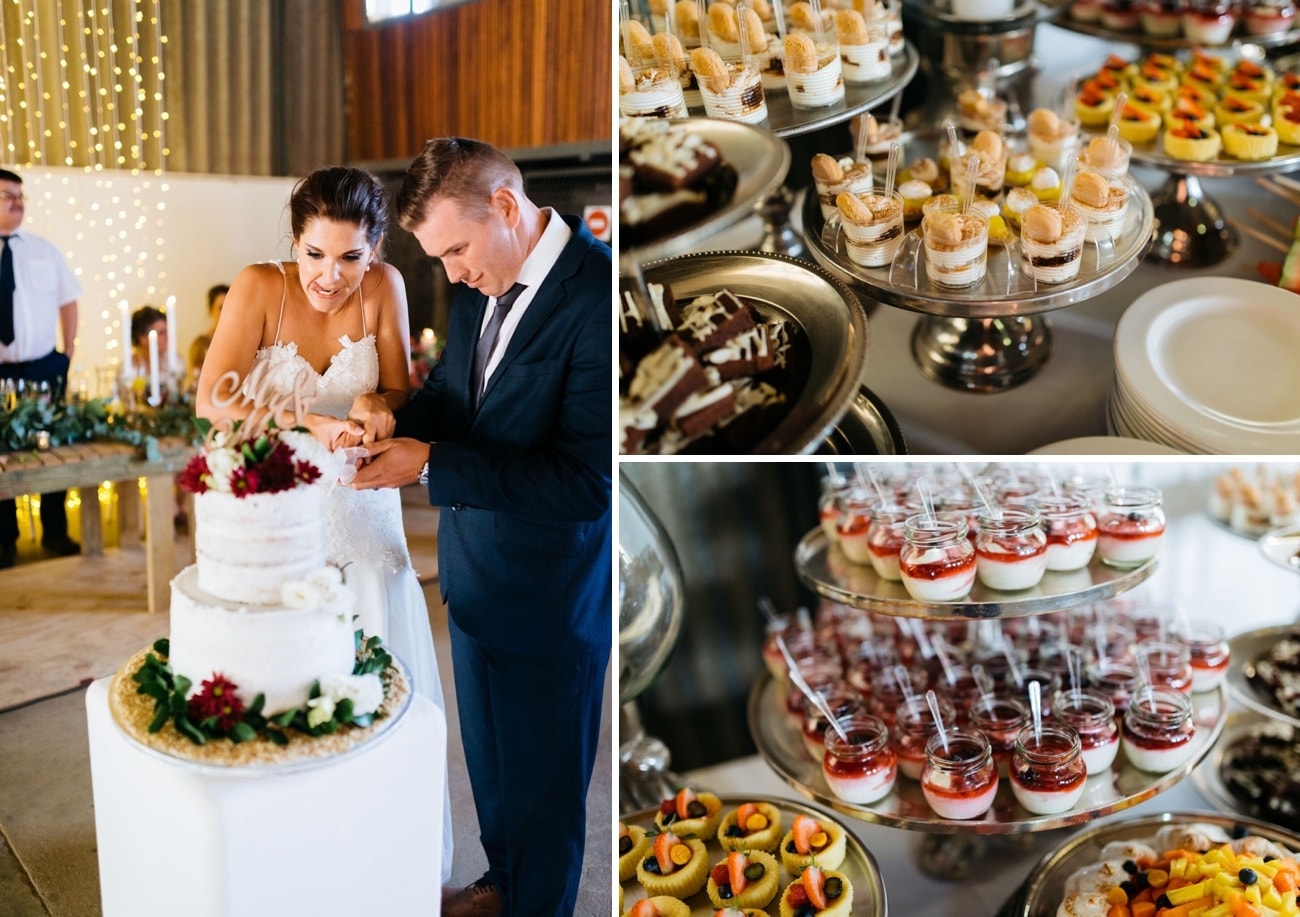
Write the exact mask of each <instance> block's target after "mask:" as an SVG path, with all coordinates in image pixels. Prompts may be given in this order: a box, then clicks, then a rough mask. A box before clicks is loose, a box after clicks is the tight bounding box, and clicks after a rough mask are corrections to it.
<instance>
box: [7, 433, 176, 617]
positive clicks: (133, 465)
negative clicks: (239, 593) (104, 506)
mask: <svg viewBox="0 0 1300 917" xmlns="http://www.w3.org/2000/svg"><path fill="white" fill-rule="evenodd" d="M158 446H159V451H160V452H161V453H162V459H161V461H157V462H151V461H148V460H147V459H144V458H141V456H140V453H139V450H138V449H137V448H136V447H134V446H129V445H127V444H125V443H114V442H89V443H77V444H76V445H71V446H58V447H55V448H53V449H49V450H47V451H44V452H37V451H27V452H10V453H5V454H0V499H14V498H17V497H20V496H22V495H23V494H35V493H49V492H51V491H57V490H66V489H68V488H69V487H79V488H81V489H82V500H81V553H82V554H102V553H104V529H103V523H102V521H101V519H100V515H99V500H98V499H97V498H96V497H94V496H93V494H95V493H96V492H97V491H98V488H99V485H100V484H101V483H102V482H104V481H120V482H129V484H130V486H128V487H122V488H120V489H119V491H118V513H119V517H120V519H121V541H120V543H121V544H122V545H123V546H125V545H127V544H130V543H131V542H132V541H133V540H135V539H138V537H139V523H138V519H139V509H138V508H139V494H140V491H139V489H138V488H137V487H136V486H135V481H136V479H137V478H145V479H146V480H147V481H148V487H149V499H148V501H147V504H148V506H147V508H146V513H145V517H144V519H145V552H146V553H145V559H146V563H145V570H146V574H145V575H146V579H147V580H148V600H149V611H150V612H154V611H157V610H158V609H159V608H164V607H166V602H167V599H168V584H169V583H170V582H171V578H172V577H173V576H175V575H176V542H175V539H174V538H173V536H172V523H173V519H174V516H175V510H176V501H175V496H174V494H173V490H172V475H174V474H176V473H177V472H178V471H180V470H181V469H182V468H183V467H184V466H185V463H186V462H187V461H189V459H190V456H192V455H194V453H195V452H196V451H197V450H196V449H195V447H194V446H192V445H190V444H189V443H188V442H186V441H185V440H182V439H162V440H159V441H158ZM87 494H90V495H92V496H87Z"/></svg>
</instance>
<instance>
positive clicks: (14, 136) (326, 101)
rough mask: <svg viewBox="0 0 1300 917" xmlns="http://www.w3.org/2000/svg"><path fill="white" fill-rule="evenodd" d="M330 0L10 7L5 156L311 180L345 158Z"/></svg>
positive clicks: (337, 42)
mask: <svg viewBox="0 0 1300 917" xmlns="http://www.w3.org/2000/svg"><path fill="white" fill-rule="evenodd" d="M342 73H343V56H342V39H341V16H340V10H339V5H338V4H337V3H335V2H319V0H0V161H5V162H10V163H15V164H18V165H24V166H29V167H30V166H46V167H53V166H79V167H85V168H92V169H117V170H131V171H136V170H139V171H153V172H155V173H157V172H160V171H162V170H164V169H168V170H176V171H187V172H208V173H216V174H235V175H285V174H300V173H302V172H305V171H308V170H310V169H311V168H314V167H315V166H317V165H321V164H323V163H326V162H338V161H342V160H343V159H344V158H345V157H344V138H345V136H346V125H345V122H344V116H345V112H344V96H343V75H342Z"/></svg>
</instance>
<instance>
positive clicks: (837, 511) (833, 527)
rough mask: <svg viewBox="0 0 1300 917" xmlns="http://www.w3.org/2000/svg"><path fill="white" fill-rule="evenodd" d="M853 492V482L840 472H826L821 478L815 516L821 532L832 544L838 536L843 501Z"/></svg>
mask: <svg viewBox="0 0 1300 917" xmlns="http://www.w3.org/2000/svg"><path fill="white" fill-rule="evenodd" d="M853 493H854V490H853V484H852V483H851V482H850V481H849V479H848V478H846V477H844V475H842V474H828V475H826V476H825V477H823V478H822V493H821V497H820V499H818V501H817V517H818V519H819V520H820V522H821V527H822V532H823V533H824V534H825V535H826V538H827V540H828V541H830V543H831V544H834V543H835V542H837V541H838V540H839V537H840V531H839V526H840V516H841V515H842V514H843V512H844V505H845V502H846V501H847V500H848V498H849V497H851V496H852V495H853Z"/></svg>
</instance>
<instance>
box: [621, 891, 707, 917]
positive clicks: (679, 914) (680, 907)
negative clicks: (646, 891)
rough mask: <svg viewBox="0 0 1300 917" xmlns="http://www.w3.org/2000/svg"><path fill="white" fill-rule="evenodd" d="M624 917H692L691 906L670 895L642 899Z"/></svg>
mask: <svg viewBox="0 0 1300 917" xmlns="http://www.w3.org/2000/svg"><path fill="white" fill-rule="evenodd" d="M623 917H691V906H690V905H689V904H687V903H686V902H685V901H680V900H678V899H677V898H673V897H672V896H670V895H655V896H654V897H652V898H642V899H641V900H640V901H638V902H637V903H636V904H634V905H632V909H631V910H629V911H625V912H624V913H623Z"/></svg>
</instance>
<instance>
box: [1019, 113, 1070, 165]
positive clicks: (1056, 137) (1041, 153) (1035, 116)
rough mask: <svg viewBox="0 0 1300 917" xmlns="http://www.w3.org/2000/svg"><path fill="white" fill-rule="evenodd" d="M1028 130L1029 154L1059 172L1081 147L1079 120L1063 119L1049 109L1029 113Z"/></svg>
mask: <svg viewBox="0 0 1300 917" xmlns="http://www.w3.org/2000/svg"><path fill="white" fill-rule="evenodd" d="M1028 130H1029V134H1028V136H1029V152H1030V153H1032V154H1033V155H1034V158H1035V159H1037V160H1038V161H1039V162H1041V163H1042V164H1043V165H1045V166H1051V167H1052V168H1053V169H1056V171H1058V172H1059V171H1061V170H1062V169H1064V168H1065V160H1066V159H1067V158H1068V157H1069V155H1070V154H1071V153H1073V152H1074V151H1075V149H1076V148H1077V147H1078V145H1079V119H1078V118H1076V117H1071V118H1068V119H1067V118H1062V117H1061V116H1060V115H1058V114H1057V113H1056V112H1054V111H1052V110H1051V109H1048V108H1035V109H1034V110H1033V111H1031V112H1030V113H1029V120H1028Z"/></svg>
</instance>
